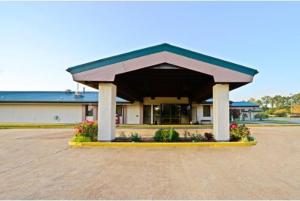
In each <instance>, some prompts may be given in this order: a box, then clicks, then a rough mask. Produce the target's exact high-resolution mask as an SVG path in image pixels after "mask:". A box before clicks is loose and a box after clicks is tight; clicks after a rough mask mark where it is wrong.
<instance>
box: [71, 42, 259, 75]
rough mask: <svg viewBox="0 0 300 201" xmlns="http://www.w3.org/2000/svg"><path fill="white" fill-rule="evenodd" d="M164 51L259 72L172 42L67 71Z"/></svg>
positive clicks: (95, 66) (232, 68)
mask: <svg viewBox="0 0 300 201" xmlns="http://www.w3.org/2000/svg"><path fill="white" fill-rule="evenodd" d="M163 51H167V52H171V53H174V54H178V55H181V56H185V57H188V58H191V59H195V60H199V61H203V62H206V63H210V64H213V65H217V66H220V67H223V68H227V69H230V70H234V71H238V72H241V73H245V74H248V75H251V76H254V75H256V74H257V73H258V71H257V70H255V69H252V68H249V67H246V66H242V65H239V64H235V63H232V62H228V61H224V60H222V59H218V58H214V57H211V56H207V55H204V54H201V53H198V52H194V51H191V50H187V49H183V48H181V47H177V46H173V45H170V44H167V43H163V44H160V45H156V46H152V47H147V48H144V49H139V50H135V51H132V52H128V53H124V54H119V55H116V56H112V57H108V58H104V59H100V60H97V61H93V62H89V63H85V64H81V65H78V66H74V67H70V68H68V69H67V71H68V72H70V73H71V74H76V73H80V72H84V71H88V70H92V69H95V68H99V67H103V66H107V65H111V64H114V63H119V62H123V61H126V60H130V59H134V58H138V57H142V56H146V55H149V54H154V53H159V52H163Z"/></svg>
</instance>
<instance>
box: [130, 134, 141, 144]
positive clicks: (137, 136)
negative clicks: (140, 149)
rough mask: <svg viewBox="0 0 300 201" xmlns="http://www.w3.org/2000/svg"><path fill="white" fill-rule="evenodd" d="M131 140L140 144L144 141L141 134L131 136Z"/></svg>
mask: <svg viewBox="0 0 300 201" xmlns="http://www.w3.org/2000/svg"><path fill="white" fill-rule="evenodd" d="M130 140H131V141H132V142H140V141H142V138H141V136H140V135H139V134H137V133H135V134H131V136H130Z"/></svg>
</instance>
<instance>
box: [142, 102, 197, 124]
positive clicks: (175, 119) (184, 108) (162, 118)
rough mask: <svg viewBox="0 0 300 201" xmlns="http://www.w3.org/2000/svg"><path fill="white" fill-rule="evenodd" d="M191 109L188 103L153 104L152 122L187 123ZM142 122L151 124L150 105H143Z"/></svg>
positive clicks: (190, 115)
mask: <svg viewBox="0 0 300 201" xmlns="http://www.w3.org/2000/svg"><path fill="white" fill-rule="evenodd" d="M191 110H192V109H191V105H189V104H160V105H153V114H152V115H153V124H189V123H190V121H191V118H192V112H191ZM144 124H151V106H150V105H144Z"/></svg>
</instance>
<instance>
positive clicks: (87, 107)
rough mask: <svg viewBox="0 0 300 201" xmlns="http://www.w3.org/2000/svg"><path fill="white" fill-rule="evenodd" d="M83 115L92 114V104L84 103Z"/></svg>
mask: <svg viewBox="0 0 300 201" xmlns="http://www.w3.org/2000/svg"><path fill="white" fill-rule="evenodd" d="M85 116H87V117H89V116H93V106H92V105H86V106H85Z"/></svg>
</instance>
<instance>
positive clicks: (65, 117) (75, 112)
mask: <svg viewBox="0 0 300 201" xmlns="http://www.w3.org/2000/svg"><path fill="white" fill-rule="evenodd" d="M82 110H83V108H82V105H81V104H76V105H72V104H61V103H58V104H3V103H1V104H0V122H22V123H23V122H24V123H25V122H26V123H27V122H28V123H78V122H81V121H82V117H83V116H82V115H83V112H82ZM55 116H58V117H59V118H58V119H55Z"/></svg>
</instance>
